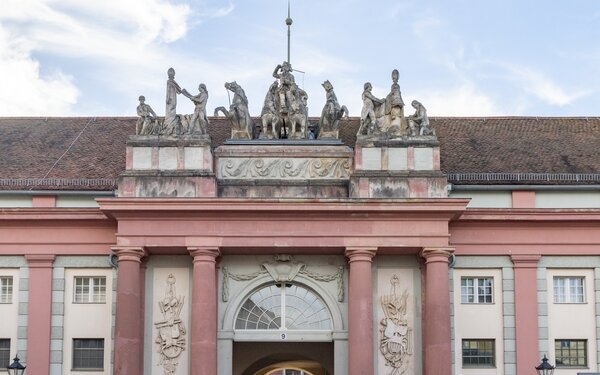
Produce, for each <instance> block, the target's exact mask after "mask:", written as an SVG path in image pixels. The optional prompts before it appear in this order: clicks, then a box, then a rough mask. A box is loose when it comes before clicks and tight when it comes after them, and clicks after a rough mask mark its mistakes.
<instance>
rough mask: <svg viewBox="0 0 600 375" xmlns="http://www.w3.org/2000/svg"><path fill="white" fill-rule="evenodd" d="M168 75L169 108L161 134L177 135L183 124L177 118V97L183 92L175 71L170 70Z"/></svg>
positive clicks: (166, 110) (167, 108)
mask: <svg viewBox="0 0 600 375" xmlns="http://www.w3.org/2000/svg"><path fill="white" fill-rule="evenodd" d="M167 75H168V76H169V79H168V80H167V107H166V109H165V122H164V123H163V129H162V132H161V133H162V134H164V135H177V133H178V129H179V125H180V123H181V120H180V119H179V117H178V116H177V95H179V94H181V93H182V91H181V87H179V84H177V82H175V69H173V68H169V70H168V71H167Z"/></svg>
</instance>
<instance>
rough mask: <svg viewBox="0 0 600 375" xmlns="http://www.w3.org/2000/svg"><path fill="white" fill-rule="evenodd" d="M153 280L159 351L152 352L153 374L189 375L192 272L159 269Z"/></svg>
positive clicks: (156, 336)
mask: <svg viewBox="0 0 600 375" xmlns="http://www.w3.org/2000/svg"><path fill="white" fill-rule="evenodd" d="M153 282H154V288H153V290H154V293H153V301H154V304H153V306H154V307H153V311H152V322H153V326H154V328H153V338H154V345H155V349H156V350H155V351H154V353H153V355H152V374H154V375H159V374H160V375H181V374H187V373H188V368H187V367H188V360H187V358H188V357H187V355H186V354H185V352H186V350H187V349H188V346H187V345H188V344H187V342H188V340H187V334H188V332H187V327H188V322H189V320H188V319H189V314H188V311H189V306H188V305H189V301H188V298H187V296H189V271H188V270H187V269H185V268H168V269H167V268H156V269H155V270H154V280H153Z"/></svg>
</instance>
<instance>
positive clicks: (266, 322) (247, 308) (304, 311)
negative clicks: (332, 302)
mask: <svg viewBox="0 0 600 375" xmlns="http://www.w3.org/2000/svg"><path fill="white" fill-rule="evenodd" d="M331 326H332V323H331V314H330V313H329V309H327V306H325V303H324V302H323V300H322V299H321V298H320V297H319V296H317V295H316V294H315V293H314V292H313V291H311V290H309V289H306V288H304V287H302V286H299V285H295V284H276V285H269V286H267V287H264V288H262V289H259V290H257V291H256V292H254V293H253V294H252V295H250V297H248V299H246V301H245V302H244V303H243V304H242V307H241V308H240V311H239V312H238V315H237V318H236V321H235V328H236V329H288V330H293V329H296V330H331Z"/></svg>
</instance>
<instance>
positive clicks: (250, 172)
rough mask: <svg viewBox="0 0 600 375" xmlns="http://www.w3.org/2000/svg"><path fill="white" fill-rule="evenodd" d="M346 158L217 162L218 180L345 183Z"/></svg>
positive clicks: (347, 165)
mask: <svg viewBox="0 0 600 375" xmlns="http://www.w3.org/2000/svg"><path fill="white" fill-rule="evenodd" d="M351 167H352V161H351V160H350V159H348V158H288V159H281V158H220V159H219V167H218V177H219V178H223V179H241V178H253V179H286V180H295V179H297V180H302V179H348V178H349V177H350V168H351Z"/></svg>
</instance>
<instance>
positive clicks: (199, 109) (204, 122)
mask: <svg viewBox="0 0 600 375" xmlns="http://www.w3.org/2000/svg"><path fill="white" fill-rule="evenodd" d="M198 91H199V92H198V95H195V96H193V95H191V94H190V93H189V92H188V91H187V90H186V89H183V90H181V93H182V94H183V95H184V96H185V97H187V98H189V99H190V100H191V101H192V102H193V103H194V105H195V109H194V114H193V115H192V118H191V120H190V124H189V127H188V129H187V131H186V132H185V133H186V134H196V135H207V134H208V118H207V117H206V102H207V100H208V90H206V85H205V84H204V83H201V84H200V86H198Z"/></svg>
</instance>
